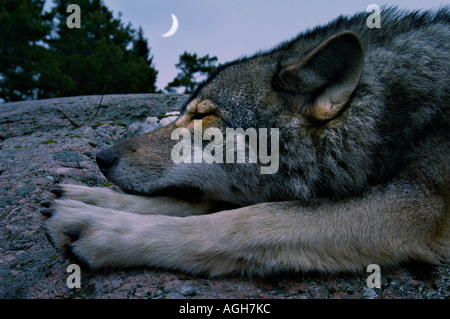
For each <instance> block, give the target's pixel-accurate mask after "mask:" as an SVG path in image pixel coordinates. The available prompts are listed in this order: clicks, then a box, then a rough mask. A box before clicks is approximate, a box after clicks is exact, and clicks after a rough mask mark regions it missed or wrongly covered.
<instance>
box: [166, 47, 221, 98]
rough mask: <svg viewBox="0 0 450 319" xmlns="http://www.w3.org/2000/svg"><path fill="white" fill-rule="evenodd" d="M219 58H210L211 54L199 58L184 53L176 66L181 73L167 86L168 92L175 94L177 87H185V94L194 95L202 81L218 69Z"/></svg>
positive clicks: (194, 54)
mask: <svg viewBox="0 0 450 319" xmlns="http://www.w3.org/2000/svg"><path fill="white" fill-rule="evenodd" d="M216 64H217V57H215V56H214V57H209V54H207V55H205V56H203V57H198V56H197V54H196V53H193V54H190V53H188V52H186V51H185V52H184V53H183V54H182V55H180V61H179V62H178V63H177V64H176V65H175V66H176V68H177V69H179V70H180V71H181V72H180V73H178V75H177V76H176V78H175V79H174V80H173V81H172V82H170V83H169V84H167V86H166V88H165V89H166V91H168V92H174V91H175V88H177V87H184V93H186V94H188V93H193V92H194V90H195V88H196V87H197V85H198V84H199V83H200V79H201V78H202V77H203V78H204V77H207V76H209V75H211V73H213V72H214V71H215V70H216V68H217V65H216Z"/></svg>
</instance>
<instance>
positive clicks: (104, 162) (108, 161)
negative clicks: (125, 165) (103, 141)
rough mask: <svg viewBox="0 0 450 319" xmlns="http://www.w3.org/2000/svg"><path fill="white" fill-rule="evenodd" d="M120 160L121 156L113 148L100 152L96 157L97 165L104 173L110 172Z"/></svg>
mask: <svg viewBox="0 0 450 319" xmlns="http://www.w3.org/2000/svg"><path fill="white" fill-rule="evenodd" d="M118 159H119V156H118V155H117V153H116V152H115V151H114V150H113V149H112V148H108V149H106V150H103V151H100V152H98V153H97V156H96V160H97V165H98V167H100V170H101V171H102V172H103V173H105V172H106V171H107V170H109V169H110V168H111V167H112V166H113V165H114V164H115V163H116V162H117V161H118Z"/></svg>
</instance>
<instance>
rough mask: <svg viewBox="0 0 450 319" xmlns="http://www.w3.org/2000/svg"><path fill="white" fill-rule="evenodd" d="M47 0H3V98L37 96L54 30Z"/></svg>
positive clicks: (0, 79) (0, 69)
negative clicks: (41, 66) (48, 39)
mask: <svg viewBox="0 0 450 319" xmlns="http://www.w3.org/2000/svg"><path fill="white" fill-rule="evenodd" d="M43 8H44V0H6V1H5V0H0V26H1V32H0V99H3V100H5V101H7V102H8V101H17V100H23V99H30V98H34V97H35V95H36V93H35V88H36V85H37V81H38V79H39V70H38V69H39V68H38V65H39V63H40V60H41V58H42V57H43V56H44V55H45V53H46V48H45V45H44V44H43V43H42V41H41V40H43V39H45V37H47V36H48V35H49V33H50V30H51V19H52V16H51V15H50V14H48V13H47V14H45V13H44V12H43Z"/></svg>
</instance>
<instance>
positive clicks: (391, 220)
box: [43, 184, 449, 276]
mask: <svg viewBox="0 0 450 319" xmlns="http://www.w3.org/2000/svg"><path fill="white" fill-rule="evenodd" d="M43 214H44V216H45V217H46V218H47V220H46V222H45V225H46V228H47V230H48V233H49V235H50V237H51V238H52V241H53V242H54V244H55V245H56V246H57V247H58V248H60V249H62V250H64V249H70V250H72V251H73V252H74V253H75V254H76V255H77V256H79V257H80V258H81V259H82V260H84V261H86V262H87V263H88V264H89V265H91V266H92V267H94V268H98V267H104V266H119V267H128V266H150V267H160V268H170V269H179V270H182V271H186V272H189V273H193V274H197V273H205V274H207V275H211V276H217V275H227V274H231V273H244V272H245V273H250V274H262V275H264V274H269V273H273V272H278V271H284V270H294V271H296V270H311V269H316V270H324V271H351V270H360V269H363V268H364V267H367V266H368V265H369V264H372V263H376V264H379V265H383V264H393V263H398V262H402V261H406V260H408V259H410V258H414V259H419V260H422V261H428V262H437V261H439V260H440V258H444V259H445V258H448V257H449V251H448V247H449V245H448V238H449V228H448V225H449V223H448V218H449V216H448V213H446V210H445V205H444V204H443V201H442V199H440V198H439V197H429V196H428V197H427V195H426V194H424V193H423V192H422V190H421V189H420V188H416V187H414V186H408V185H405V184H401V185H396V184H393V185H388V186H386V187H384V188H376V189H374V190H373V191H371V192H368V193H367V194H365V196H362V197H361V198H354V199H351V200H343V201H337V202H334V203H317V204H316V205H308V206H303V205H302V204H301V203H300V202H278V203H275V202H274V203H263V204H257V205H253V206H248V207H243V208H240V209H234V210H229V211H222V212H219V213H214V214H208V215H200V216H188V217H173V216H162V215H139V214H132V213H127V212H123V211H117V210H112V209H107V208H101V207H96V206H92V205H87V204H85V203H82V202H79V201H72V200H57V201H55V203H54V205H53V206H52V207H51V208H48V209H46V210H44V211H43Z"/></svg>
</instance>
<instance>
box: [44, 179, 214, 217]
mask: <svg viewBox="0 0 450 319" xmlns="http://www.w3.org/2000/svg"><path fill="white" fill-rule="evenodd" d="M50 191H51V192H52V193H53V197H52V198H51V199H52V200H55V199H56V200H58V199H72V200H75V201H80V202H83V203H86V204H89V205H93V206H98V207H103V208H110V209H113V210H120V211H125V212H130V213H136V214H143V215H146V214H157V215H169V216H189V215H200V214H207V213H211V212H212V211H214V207H213V205H211V204H208V203H189V202H187V201H183V200H179V199H176V198H171V197H162V196H158V197H146V196H140V195H130V194H121V193H119V192H116V191H113V190H111V189H108V188H104V187H87V186H81V185H70V184H60V185H57V186H54V187H53V188H52V189H51V190H50ZM42 205H43V206H44V207H51V206H52V201H51V200H48V201H44V202H43V203H42Z"/></svg>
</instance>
